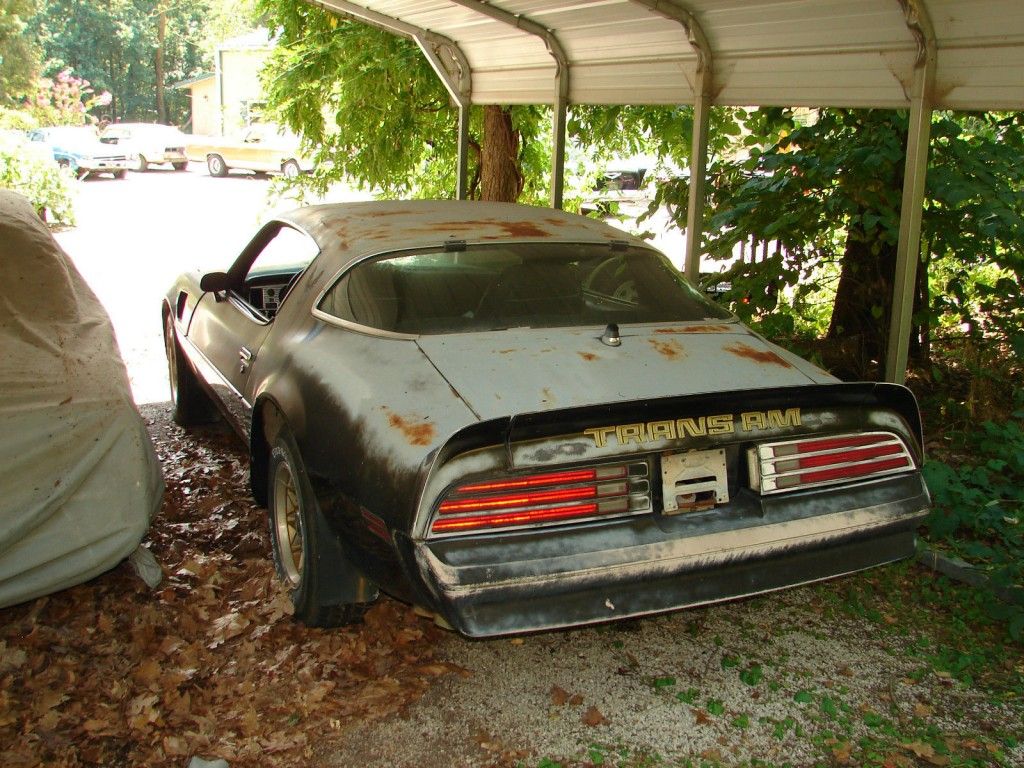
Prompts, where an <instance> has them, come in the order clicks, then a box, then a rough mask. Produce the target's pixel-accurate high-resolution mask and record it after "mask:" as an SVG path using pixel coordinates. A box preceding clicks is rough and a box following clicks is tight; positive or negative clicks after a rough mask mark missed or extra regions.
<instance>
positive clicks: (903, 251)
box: [885, 0, 937, 384]
mask: <svg viewBox="0 0 1024 768" xmlns="http://www.w3.org/2000/svg"><path fill="white" fill-rule="evenodd" d="M899 2H900V4H901V5H902V6H903V12H904V13H905V14H906V17H907V26H908V27H909V28H910V31H911V32H913V33H914V36H915V37H916V38H917V46H918V57H917V61H916V63H915V66H914V84H913V90H912V92H911V94H910V98H911V101H910V125H909V128H908V131H907V150H906V161H905V165H904V170H903V199H902V202H901V203H900V238H899V243H898V245H897V247H896V275H895V277H894V279H893V295H892V312H891V314H890V319H889V343H888V344H887V345H886V357H885V379H886V381H891V382H893V383H895V384H902V383H903V381H904V380H905V379H906V375H907V355H908V353H909V350H910V321H911V316H912V315H913V311H914V285H915V284H916V280H917V270H918V262H919V261H920V251H921V217H922V215H923V214H924V190H925V177H926V175H927V172H928V143H929V140H930V139H931V125H932V92H933V89H934V86H935V68H936V65H937V54H936V48H937V46H936V43H935V30H934V28H933V27H932V22H931V18H930V17H929V16H928V9H927V8H926V6H925V4H924V0H899Z"/></svg>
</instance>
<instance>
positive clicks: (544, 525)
mask: <svg viewBox="0 0 1024 768" xmlns="http://www.w3.org/2000/svg"><path fill="white" fill-rule="evenodd" d="M162 311H163V319H164V332H165V340H166V350H167V357H168V367H169V371H170V377H171V390H172V400H173V404H174V414H175V418H176V419H177V420H178V421H179V423H187V422H189V421H191V420H194V419H197V418H200V417H202V416H203V415H204V414H205V413H206V412H207V411H208V407H209V405H210V404H211V402H213V403H216V404H217V405H218V406H219V407H220V409H221V410H222V412H223V413H225V414H226V415H227V417H228V418H229V420H230V422H231V423H232V424H233V425H234V427H235V428H236V429H237V431H238V432H239V433H240V434H241V435H242V436H244V438H245V444H246V445H247V446H248V447H249V449H250V451H251V461H250V471H251V475H252V478H251V480H252V488H253V491H254V494H255V496H256V498H257V500H258V501H259V502H260V503H263V504H265V505H266V506H267V508H268V512H269V517H270V529H271V537H272V540H273V551H274V557H275V559H276V564H277V568H278V572H279V574H280V575H281V577H282V578H283V580H284V581H285V583H286V584H287V586H288V587H289V589H290V590H291V594H292V599H293V601H294V604H295V616H296V617H297V618H298V619H300V620H302V621H304V622H306V623H308V624H314V625H331V624H338V623H343V622H349V621H353V620H355V619H357V618H358V617H359V616H360V615H361V613H362V610H363V609H364V607H365V604H366V603H367V601H370V600H372V599H373V598H374V597H375V596H376V594H377V592H378V590H383V591H386V592H388V593H390V594H391V595H393V596H395V597H398V598H399V599H402V600H405V601H408V602H410V603H413V604H414V605H417V606H419V607H420V608H421V609H423V610H425V611H427V612H428V613H432V614H433V615H434V616H435V617H436V618H437V619H438V620H439V621H442V622H444V623H447V624H448V625H450V626H452V627H454V628H455V629H457V630H458V631H460V632H462V633H464V634H466V635H470V636H487V635H501V634H508V633H514V632H525V631H532V630H539V629H547V628H553V627H564V626H571V625H579V624H588V623H592V622H600V621H608V620H612V619H621V618H624V617H629V616H640V615H645V614H651V613H657V612H659V611H667V610H672V609H676V608H681V607H684V606H689V605H702V604H705V603H709V602H714V601H718V600H727V599H731V598H735V597H741V596H744V595H753V594H760V593H762V592H768V591H771V590H775V589H782V588H785V587H789V586H793V585H798V584H804V583H807V582H811V581H816V580H819V579H825V578H830V577H833V576H838V575H841V574H845V573H850V572H853V571H857V570H860V569H863V568H868V567H871V566H874V565H879V564H881V563H886V562H890V561H892V560H896V559H899V558H903V557H908V556H910V555H913V554H914V535H915V534H914V531H915V528H916V526H917V525H918V524H919V523H920V522H921V520H922V518H923V517H924V515H925V514H926V513H927V510H928V507H929V496H928V491H927V488H926V487H925V485H924V481H923V479H922V477H921V472H920V467H921V463H922V458H923V457H922V436H921V420H920V416H919V414H918V410H917V404H916V402H915V400H914V396H913V395H912V394H911V393H910V392H909V391H908V390H907V389H905V388H903V387H900V386H896V385H893V384H875V383H859V384H845V383H842V382H840V381H838V380H837V379H835V378H834V377H832V376H830V375H829V374H828V373H826V372H825V371H822V370H821V369H819V368H817V367H816V366H814V365H812V364H811V363H808V362H806V361H804V360H802V359H800V358H799V357H797V356H795V355H793V354H791V353H789V352H787V351H786V350H784V349H782V348H780V347H777V346H775V345H774V344H771V343H770V342H768V341H767V340H765V339H764V338H763V337H761V336H759V335H757V334H756V333H754V332H753V331H751V330H750V329H748V328H746V327H745V326H744V325H743V324H742V323H740V322H739V320H738V319H737V318H736V317H735V316H734V315H733V314H732V313H730V312H729V311H727V310H726V309H724V308H722V307H720V306H718V305H716V304H714V303H712V302H710V301H708V300H707V299H706V298H705V297H704V296H703V295H702V294H701V292H700V291H699V290H697V289H696V288H694V287H692V286H691V285H690V284H689V283H687V282H686V281H685V280H684V279H683V278H682V277H681V276H680V274H679V272H678V271H677V270H676V269H675V268H674V267H673V266H672V265H671V263H670V262H669V261H668V260H667V259H666V258H665V257H664V256H663V255H662V254H661V253H659V252H658V251H656V250H655V249H653V248H652V247H650V245H649V244H647V243H646V242H644V241H643V240H641V239H639V238H637V237H633V236H631V235H629V234H627V233H625V232H622V231H620V230H618V229H615V228H613V227H611V226H609V225H607V224H604V223H602V222H598V221H595V220H593V219H590V218H584V217H581V216H574V215H572V214H568V213H565V212H563V211H557V210H551V209H546V208H532V207H527V206H518V205H508V204H499V203H481V202H467V201H447V202H437V201H412V202H408V201H407V202H400V201H392V202H374V203H351V204H335V205H320V206H313V207H309V208H303V209H300V210H297V211H294V212H292V213H290V214H286V215H283V216H281V217H279V218H277V219H275V220H273V221H271V222H270V223H269V224H267V225H266V226H264V227H263V228H262V229H260V230H259V231H258V232H257V234H256V236H255V237H254V238H253V240H252V241H251V243H250V244H249V245H248V246H246V248H245V249H244V250H243V251H242V253H241V255H240V256H238V258H237V259H236V260H235V261H234V263H233V264H231V266H230V267H228V268H227V269H226V271H224V272H210V273H207V274H204V275H201V274H189V275H183V276H182V277H181V278H179V280H178V281H177V283H176V284H175V285H174V286H173V287H172V288H171V290H170V291H169V292H168V294H167V296H166V298H165V300H164V303H163V307H162Z"/></svg>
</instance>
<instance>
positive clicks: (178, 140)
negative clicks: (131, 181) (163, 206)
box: [100, 123, 188, 171]
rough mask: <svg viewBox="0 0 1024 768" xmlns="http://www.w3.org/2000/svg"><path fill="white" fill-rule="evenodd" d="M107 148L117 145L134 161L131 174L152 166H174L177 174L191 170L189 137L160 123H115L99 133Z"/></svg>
mask: <svg viewBox="0 0 1024 768" xmlns="http://www.w3.org/2000/svg"><path fill="white" fill-rule="evenodd" d="M100 141H101V142H103V143H104V144H112V145H116V146H117V147H118V149H120V150H123V151H124V152H125V153H126V154H129V155H131V156H133V157H134V158H135V165H134V167H133V168H132V170H135V171H146V170H148V169H149V166H151V165H166V164H169V165H171V166H172V167H173V168H174V170H176V171H184V170H185V169H186V168H187V167H188V158H187V157H186V156H185V145H186V144H187V143H188V137H187V136H185V134H184V133H182V132H181V131H179V130H178V129H177V128H175V127H174V126H171V125H161V124H160V123H112V124H110V125H108V126H107V127H106V128H104V129H103V131H102V132H101V133H100Z"/></svg>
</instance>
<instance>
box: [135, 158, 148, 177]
mask: <svg viewBox="0 0 1024 768" xmlns="http://www.w3.org/2000/svg"><path fill="white" fill-rule="evenodd" d="M135 170H136V171H138V172H139V173H145V172H146V171H148V170H149V161H148V160H146V156H145V155H139V159H138V160H136V161H135Z"/></svg>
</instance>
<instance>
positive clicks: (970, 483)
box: [924, 410, 1024, 640]
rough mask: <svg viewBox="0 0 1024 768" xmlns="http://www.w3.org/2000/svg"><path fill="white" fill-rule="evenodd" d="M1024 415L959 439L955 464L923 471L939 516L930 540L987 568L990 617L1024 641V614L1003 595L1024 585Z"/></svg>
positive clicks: (932, 518)
mask: <svg viewBox="0 0 1024 768" xmlns="http://www.w3.org/2000/svg"><path fill="white" fill-rule="evenodd" d="M1022 426H1024V410H1019V411H1017V412H1016V413H1014V414H1013V417H1012V418H1011V419H1010V420H1008V421H1006V422H1005V423H1001V424H996V423H993V422H990V421H989V422H984V423H983V424H981V425H979V427H978V429H977V430H971V431H968V432H963V433H958V434H957V435H956V438H957V445H956V446H955V447H954V455H955V456H956V460H955V461H953V460H949V462H948V463H947V462H946V461H935V460H932V461H929V462H927V463H926V464H925V466H924V474H925V478H926V479H927V481H928V488H929V490H931V493H932V499H933V501H934V504H935V506H934V508H933V509H932V512H931V514H930V515H929V517H928V522H927V527H928V535H929V538H930V539H932V540H933V541H934V542H936V543H939V544H941V545H942V546H943V547H944V548H946V549H948V550H950V551H952V552H953V553H954V554H956V555H958V556H960V557H962V558H964V559H965V560H967V561H968V562H969V563H972V564H975V565H978V566H980V567H981V568H982V569H983V570H984V571H985V572H986V573H987V575H988V576H989V580H990V586H989V587H988V588H986V589H985V590H984V591H983V595H984V596H985V598H986V604H985V607H986V610H987V612H988V614H989V615H990V616H992V617H993V618H997V619H1002V620H1005V621H1006V622H1007V627H1008V631H1009V632H1010V635H1011V636H1012V637H1013V638H1014V639H1017V640H1020V639H1022V638H1024V606H1022V605H1019V604H1013V603H1010V602H1004V601H1002V600H1000V599H999V597H998V596H997V595H996V594H995V591H996V590H1000V589H1014V588H1015V589H1016V590H1017V594H1018V597H1019V596H1020V595H1021V594H1022V592H1021V587H1022V585H1024V428H1022Z"/></svg>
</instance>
